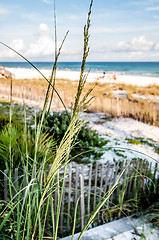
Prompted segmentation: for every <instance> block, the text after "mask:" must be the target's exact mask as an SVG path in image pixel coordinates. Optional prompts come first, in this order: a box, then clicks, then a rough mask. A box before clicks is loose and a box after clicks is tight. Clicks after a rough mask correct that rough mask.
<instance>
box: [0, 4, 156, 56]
mask: <svg viewBox="0 0 159 240" xmlns="http://www.w3.org/2000/svg"><path fill="white" fill-rule="evenodd" d="M89 3H90V0H56V14H57V35H58V46H60V43H61V41H62V40H63V37H64V35H65V33H66V31H67V30H69V35H68V37H67V39H66V41H65V44H64V47H63V49H62V53H61V55H60V59H59V60H60V61H81V56H82V46H83V26H84V24H85V22H86V18H87V11H88V8H89ZM53 18H54V1H53V0H0V41H2V42H4V43H6V44H8V45H10V46H12V47H13V48H14V49H16V50H17V51H19V52H20V53H21V54H23V55H24V56H26V57H27V58H28V59H29V60H31V61H51V60H53V59H54V21H53ZM90 35H91V37H90V47H91V51H90V55H89V58H88V61H159V0H120V1H119V0H111V1H110V0H109V1H108V0H94V4H93V10H92V16H91V29H90ZM0 61H21V59H20V58H19V57H18V56H16V55H15V54H13V53H12V52H11V51H10V50H8V49H6V48H5V47H4V46H2V45H0Z"/></svg>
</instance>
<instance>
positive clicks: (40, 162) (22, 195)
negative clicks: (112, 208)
mask: <svg viewBox="0 0 159 240" xmlns="http://www.w3.org/2000/svg"><path fill="white" fill-rule="evenodd" d="M92 4H93V0H91V3H90V7H89V12H88V18H87V23H86V25H85V27H84V51H83V59H82V65H81V74H80V79H79V84H78V88H77V93H76V97H75V102H74V106H73V109H72V114H71V121H70V125H69V127H68V129H67V130H66V132H65V135H64V137H63V139H62V140H61V142H60V144H59V146H58V149H56V151H54V146H55V143H54V141H53V140H52V138H49V137H48V136H47V134H44V133H42V128H43V125H44V124H45V117H46V113H47V112H48V111H49V110H50V102H49V98H50V95H51V100H52V98H53V92H54V91H55V92H56V94H57V95H58V97H59V98H60V100H61V102H62V104H63V106H64V108H66V107H65V104H64V102H63V100H62V98H61V96H60V95H59V93H58V92H57V90H56V88H55V79H56V66H57V61H58V57H59V55H60V52H61V48H62V46H63V44H64V41H65V39H66V36H67V34H68V32H67V33H66V35H65V37H64V40H63V42H62V44H61V46H60V48H59V51H58V52H57V54H55V62H54V65H53V68H52V73H51V78H50V80H48V79H47V78H46V77H45V76H43V74H42V73H41V72H40V71H39V70H38V69H37V68H36V66H34V65H33V64H32V63H31V62H30V61H29V60H28V59H26V58H25V57H24V56H22V55H21V54H20V53H18V52H16V51H15V50H14V49H12V48H10V47H9V46H7V45H6V44H4V43H2V44H3V45H5V46H7V47H8V48H10V49H11V50H13V51H14V52H16V53H17V54H18V55H19V56H21V57H22V58H23V59H25V60H26V61H27V62H29V63H30V64H31V65H32V66H33V67H34V68H35V69H36V70H37V71H38V72H40V74H41V75H42V76H43V77H44V79H45V80H46V81H47V82H48V88H47V91H46V97H45V101H44V105H43V110H42V114H41V119H40V121H39V123H38V124H37V121H36V116H35V133H34V135H33V136H34V139H33V141H31V140H30V138H31V134H30V132H29V130H28V128H27V121H26V113H25V110H24V122H25V124H24V129H23V131H22V132H21V136H19V135H18V131H17V129H16V128H15V127H14V126H12V121H11V120H12V100H11V104H10V124H9V127H8V128H6V129H5V130H4V134H6V138H7V139H9V141H8V142H7V143H2V144H1V149H3V150H4V149H5V150H6V146H8V149H9V155H6V158H5V157H4V162H5V165H6V168H7V171H8V172H9V173H10V174H9V175H8V176H9V177H8V184H9V194H8V201H7V202H6V203H4V202H3V207H2V209H1V213H0V219H1V223H0V231H1V232H2V234H1V237H2V239H16V240H24V239H25V240H30V239H32V240H33V239H39V240H41V239H45V237H49V239H54V240H56V239H57V233H58V228H59V216H60V210H61V203H62V194H63V190H64V179H65V177H66V166H67V164H68V163H69V161H70V158H69V154H70V151H71V149H72V148H73V147H74V145H75V137H76V135H77V134H78V132H79V130H80V129H81V127H82V126H83V124H84V120H82V121H79V117H80V116H81V114H82V113H83V111H84V110H86V109H87V108H88V106H89V104H90V102H91V99H92V98H89V94H90V93H91V91H92V90H93V87H92V88H91V89H89V90H88V91H87V93H86V94H85V95H84V97H82V92H83V89H84V86H85V83H86V79H87V74H85V73H84V72H85V65H86V59H87V56H88V53H89V46H88V43H89V28H90V16H91V10H92ZM55 35H56V33H55ZM55 49H56V46H55ZM11 86H12V85H11ZM19 138H20V139H21V140H19ZM7 144H8V145H7ZM17 144H18V147H17V148H18V152H19V158H18V161H19V162H20V163H21V165H20V166H21V168H20V169H19V171H21V169H22V168H23V167H25V172H22V171H21V177H20V181H19V182H20V183H19V186H18V191H17V193H16V194H14V192H15V191H16V189H15V187H14V179H13V178H12V177H13V164H14V160H15V158H16V154H17V153H16V152H15V146H16V145H17ZM31 144H32V146H33V148H32V147H30V145H31ZM32 149H34V150H33V153H32ZM5 154H8V152H7V151H6V152H5ZM2 155H3V156H4V151H2ZM51 161H52V165H51V168H50V170H49V173H48V175H47V177H46V176H45V174H44V170H45V167H46V165H47V163H48V162H51ZM61 169H64V170H63V177H62V179H61V178H60V177H59V172H60V170H61ZM124 171H125V170H123V172H124ZM123 172H122V173H121V174H120V176H119V178H118V179H117V181H116V183H115V184H114V185H113V187H112V188H111V189H110V190H109V191H108V192H107V193H105V195H104V196H103V198H102V199H101V201H100V202H99V204H98V205H97V206H96V208H95V210H94V211H93V212H92V214H91V217H90V218H89V219H88V221H87V223H86V224H85V226H84V228H83V230H82V231H81V234H80V236H79V239H80V238H81V237H82V235H83V233H84V231H85V230H87V229H88V227H89V226H90V224H91V223H92V222H93V220H94V218H95V216H96V215H97V213H98V211H99V210H100V209H101V208H102V206H103V205H104V204H105V202H106V201H107V200H108V199H109V197H110V195H111V194H112V192H113V191H114V190H115V189H116V187H117V185H118V183H119V180H120V178H121V176H122V174H123ZM55 191H57V205H55V202H54V200H53V199H52V194H53V193H54V192H55ZM55 208H56V209H57V211H56V216H55V214H54V209H55ZM49 213H50V214H51V218H49V222H48V214H49ZM74 217H75V218H76V209H75V216H74ZM9 223H11V224H12V227H11V228H9V230H8V224H9ZM48 225H49V228H47V227H48ZM72 233H73V235H74V228H73V229H72ZM73 235H72V239H73Z"/></svg>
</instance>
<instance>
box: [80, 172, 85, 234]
mask: <svg viewBox="0 0 159 240" xmlns="http://www.w3.org/2000/svg"><path fill="white" fill-rule="evenodd" d="M80 190H81V230H82V229H83V227H84V215H85V205H84V176H83V174H82V173H81V174H80Z"/></svg>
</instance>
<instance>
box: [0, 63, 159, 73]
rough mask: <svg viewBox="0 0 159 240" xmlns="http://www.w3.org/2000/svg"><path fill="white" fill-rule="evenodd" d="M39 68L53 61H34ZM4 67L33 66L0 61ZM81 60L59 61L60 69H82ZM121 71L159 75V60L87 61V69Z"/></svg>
mask: <svg viewBox="0 0 159 240" xmlns="http://www.w3.org/2000/svg"><path fill="white" fill-rule="evenodd" d="M33 64H34V65H35V66H36V67H37V68H39V69H51V68H52V65H53V63H52V62H33ZM0 65H2V66H4V67H12V68H31V66H30V65H29V64H28V63H27V62H0ZM80 67H81V63H80V62H58V69H59V70H72V71H80ZM90 68H91V72H120V73H122V74H126V75H142V76H153V77H159V62H87V65H86V71H88V70H89V69H90Z"/></svg>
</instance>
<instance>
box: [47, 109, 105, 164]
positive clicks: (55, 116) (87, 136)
mask: <svg viewBox="0 0 159 240" xmlns="http://www.w3.org/2000/svg"><path fill="white" fill-rule="evenodd" d="M70 121H71V113H69V112H66V111H62V112H53V113H52V114H49V115H48V116H47V118H46V121H45V124H44V127H43V132H44V133H47V134H48V136H49V137H52V138H53V139H54V140H55V141H56V142H57V145H59V144H60V142H61V140H62V138H63V137H64V134H65V132H66V131H67V129H68V127H69V124H70ZM75 140H76V144H75V146H74V148H73V149H72V150H71V152H70V156H71V157H72V158H73V160H74V161H76V162H78V163H82V162H83V163H86V162H87V163H88V162H89V161H90V159H91V161H92V160H97V159H99V158H100V157H101V156H102V154H103V151H104V150H103V151H102V147H103V146H105V145H106V144H107V143H108V142H109V140H106V139H104V138H102V137H100V136H99V134H98V133H97V131H95V130H92V129H91V128H90V127H89V126H88V125H87V124H84V125H83V126H82V127H81V129H80V131H79V133H78V134H77V135H76V137H75ZM82 159H83V160H82Z"/></svg>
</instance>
